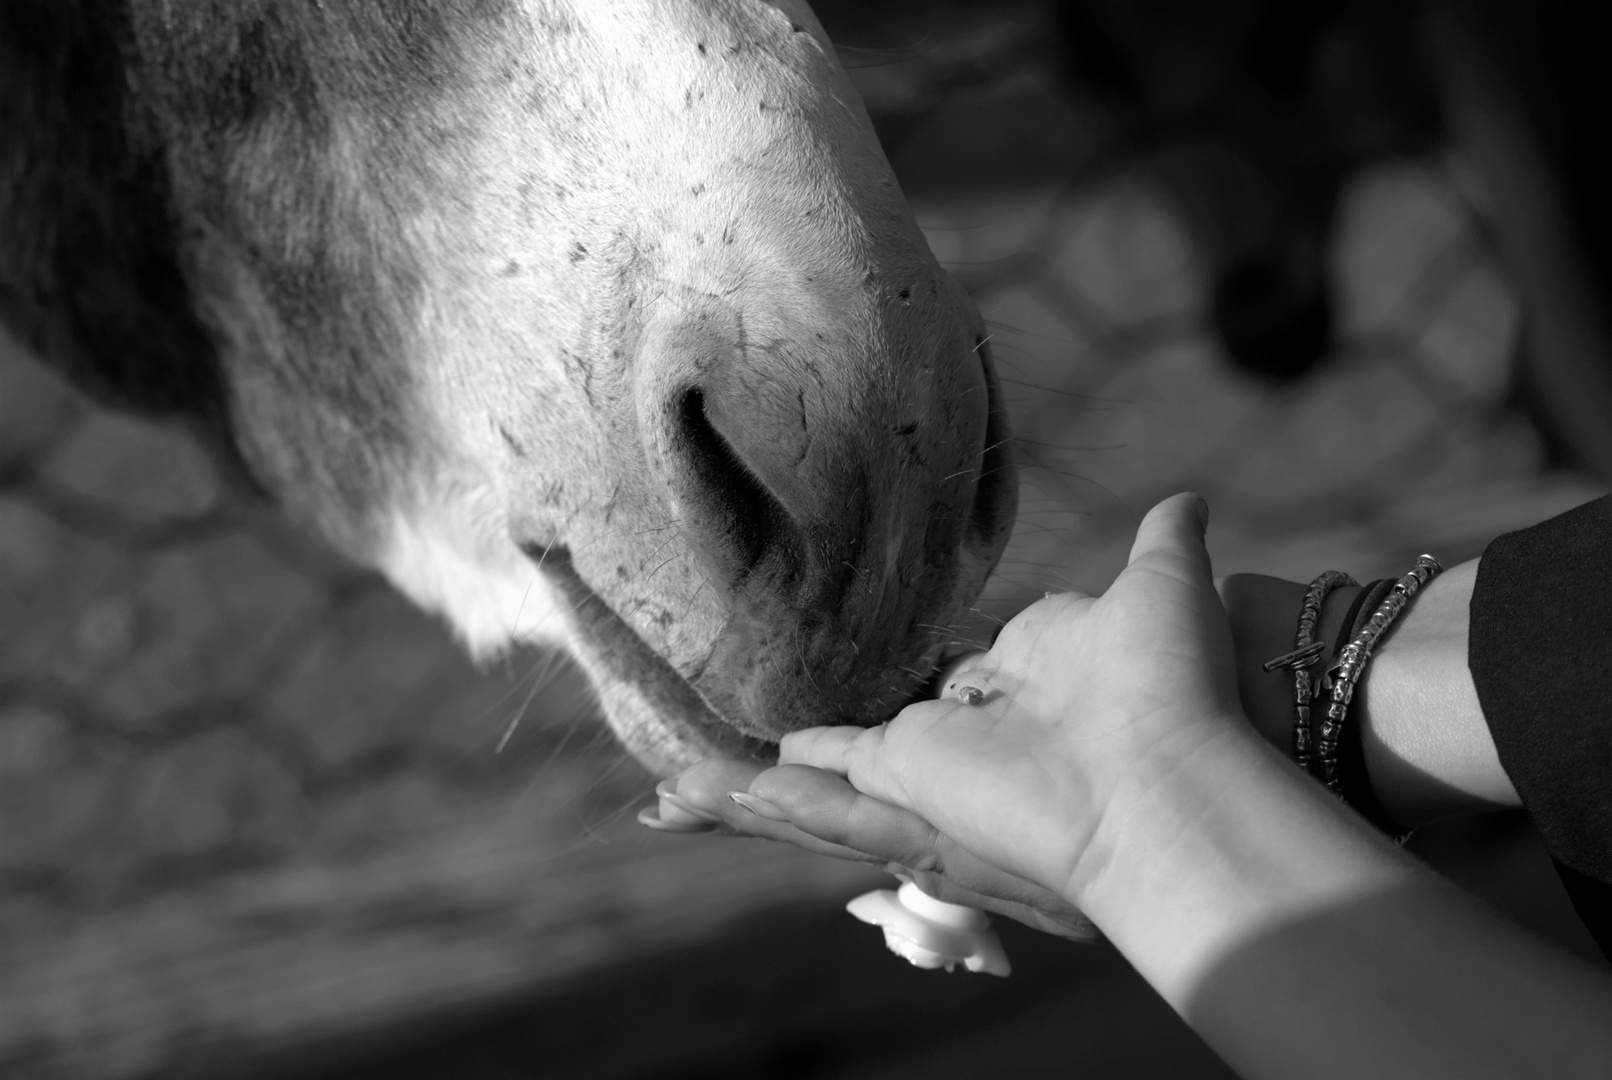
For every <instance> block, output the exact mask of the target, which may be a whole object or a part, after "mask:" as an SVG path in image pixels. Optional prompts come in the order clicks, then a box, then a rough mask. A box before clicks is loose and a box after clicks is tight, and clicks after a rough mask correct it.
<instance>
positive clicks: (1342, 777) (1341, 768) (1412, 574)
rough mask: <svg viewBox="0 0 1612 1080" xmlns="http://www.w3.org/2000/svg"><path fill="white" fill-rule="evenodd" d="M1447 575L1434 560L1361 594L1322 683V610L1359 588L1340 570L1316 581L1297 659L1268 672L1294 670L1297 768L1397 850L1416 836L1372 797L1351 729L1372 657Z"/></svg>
mask: <svg viewBox="0 0 1612 1080" xmlns="http://www.w3.org/2000/svg"><path fill="white" fill-rule="evenodd" d="M1442 569H1443V567H1441V566H1440V565H1439V562H1438V560H1437V559H1435V558H1433V556H1431V555H1421V556H1418V557H1417V559H1416V565H1415V566H1413V567H1411V569H1410V570H1409V571H1408V572H1406V573H1405V574H1404V575H1403V576H1401V577H1400V578H1398V579H1397V580H1394V579H1387V578H1384V579H1381V580H1378V581H1374V582H1372V583H1370V584H1369V585H1367V586H1365V587H1364V588H1362V589H1361V590H1360V593H1359V594H1358V595H1357V596H1356V597H1355V599H1354V602H1353V603H1352V604H1351V605H1350V607H1349V610H1348V613H1347V614H1346V615H1345V616H1344V620H1343V627H1342V631H1341V632H1340V634H1339V636H1338V641H1337V645H1336V646H1335V647H1334V650H1333V659H1332V662H1331V663H1330V664H1328V665H1327V667H1326V669H1325V671H1324V672H1323V673H1322V675H1321V677H1320V678H1319V679H1318V678H1316V677H1315V676H1314V675H1313V674H1312V673H1311V671H1310V668H1311V667H1313V666H1314V665H1315V664H1316V663H1317V662H1318V661H1319V660H1320V657H1321V654H1322V653H1323V652H1324V651H1325V648H1326V646H1325V645H1324V644H1323V643H1321V642H1318V641H1316V640H1315V628H1316V624H1317V623H1318V622H1319V621H1320V617H1321V605H1322V603H1324V602H1325V600H1326V598H1327V596H1328V594H1330V593H1331V592H1332V591H1333V590H1335V589H1339V588H1342V587H1344V586H1351V585H1354V584H1356V582H1355V580H1354V579H1353V578H1351V577H1350V576H1349V575H1348V574H1345V573H1343V572H1342V571H1339V570H1328V571H1326V572H1325V573H1322V574H1320V575H1318V576H1317V577H1316V578H1315V580H1313V581H1311V582H1310V586H1309V588H1308V589H1307V590H1306V591H1305V594H1304V605H1303V607H1302V608H1301V609H1300V610H1299V625H1298V630H1297V632H1296V633H1295V635H1294V648H1293V651H1292V652H1289V653H1285V654H1284V655H1282V656H1278V657H1276V658H1275V659H1274V660H1271V661H1269V662H1267V663H1266V664H1265V665H1264V666H1265V670H1266V671H1274V670H1276V669H1277V668H1280V667H1285V668H1291V669H1292V670H1293V758H1294V761H1295V762H1296V763H1297V764H1298V766H1299V767H1300V768H1302V769H1304V770H1306V771H1307V772H1309V773H1310V774H1311V775H1313V776H1314V777H1315V778H1316V779H1317V780H1319V781H1321V783H1322V784H1324V785H1325V786H1326V788H1327V790H1329V791H1331V792H1332V793H1334V794H1335V795H1338V796H1339V797H1340V798H1341V799H1342V800H1343V801H1344V802H1345V803H1347V804H1348V805H1349V806H1351V807H1352V808H1353V809H1355V810H1356V811H1357V812H1358V813H1360V814H1361V815H1362V816H1363V817H1365V818H1366V819H1367V820H1368V821H1370V822H1371V823H1372V824H1373V825H1374V826H1376V827H1377V828H1378V829H1381V830H1382V831H1383V832H1386V833H1388V834H1389V835H1390V836H1391V837H1392V838H1393V839H1394V840H1395V841H1396V842H1398V843H1403V842H1404V840H1405V838H1406V837H1408V836H1409V835H1410V830H1409V829H1405V828H1404V827H1402V826H1400V825H1399V824H1398V823H1397V822H1395V821H1394V820H1393V819H1392V818H1391V817H1390V816H1389V815H1388V813H1387V811H1386V810H1385V809H1384V808H1383V806H1382V803H1381V802H1380V801H1379V800H1378V799H1377V797H1376V795H1375V794H1374V793H1373V792H1372V790H1371V783H1370V779H1369V777H1368V776H1367V774H1366V768H1365V751H1364V748H1363V746H1362V744H1361V740H1360V733H1359V730H1358V727H1359V725H1356V726H1355V728H1354V729H1353V730H1351V729H1350V728H1349V727H1348V725H1347V724H1346V723H1345V721H1346V720H1347V719H1348V714H1349V704H1350V702H1351V701H1352V700H1353V699H1354V691H1355V687H1356V686H1357V685H1358V684H1359V682H1360V677H1361V675H1362V674H1363V673H1364V672H1365V670H1366V664H1367V663H1368V662H1369V661H1370V660H1371V654H1372V650H1373V649H1375V648H1376V647H1377V645H1378V644H1379V643H1380V642H1381V640H1382V637H1383V635H1384V634H1385V633H1387V631H1388V628H1389V627H1390V626H1391V625H1393V622H1394V620H1395V619H1397V618H1399V616H1400V615H1401V614H1402V613H1403V612H1404V610H1405V607H1406V606H1407V605H1408V604H1409V603H1410V602H1411V599H1412V598H1413V597H1414V596H1415V595H1416V593H1417V592H1418V591H1420V590H1421V588H1422V586H1423V585H1425V584H1427V582H1429V581H1431V580H1432V579H1433V578H1434V577H1436V576H1437V575H1438V574H1439V572H1440V571H1441V570H1442ZM1323 692H1324V693H1325V694H1326V696H1327V703H1326V707H1325V709H1324V710H1323V711H1322V714H1321V717H1320V720H1319V722H1316V721H1315V720H1314V719H1313V718H1312V706H1313V703H1314V702H1315V700H1316V699H1317V698H1318V697H1319V696H1320V695H1321V694H1322V693H1323ZM1346 732H1347V738H1346V737H1345V733H1346Z"/></svg>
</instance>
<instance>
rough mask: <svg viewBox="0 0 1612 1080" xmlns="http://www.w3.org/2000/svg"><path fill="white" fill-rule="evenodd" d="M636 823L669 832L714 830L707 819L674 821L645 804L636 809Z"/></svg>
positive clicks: (713, 826)
mask: <svg viewBox="0 0 1612 1080" xmlns="http://www.w3.org/2000/svg"><path fill="white" fill-rule="evenodd" d="M638 824H640V825H642V826H644V827H645V828H649V829H654V830H655V831H656V832H669V833H702V832H714V831H715V830H716V826H715V825H714V824H712V823H710V822H708V821H694V820H692V819H690V820H688V821H675V820H671V819H668V818H663V817H661V816H660V814H659V813H657V812H656V808H655V807H653V806H646V807H644V808H643V809H642V810H640V811H638Z"/></svg>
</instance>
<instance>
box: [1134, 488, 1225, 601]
mask: <svg viewBox="0 0 1612 1080" xmlns="http://www.w3.org/2000/svg"><path fill="white" fill-rule="evenodd" d="M1208 524H1209V504H1208V503H1206V502H1204V501H1203V500H1202V499H1200V498H1199V497H1198V496H1196V495H1194V494H1193V493H1192V492H1190V491H1188V492H1183V493H1181V494H1180V495H1172V496H1170V497H1169V498H1168V499H1165V500H1164V501H1163V502H1161V503H1159V504H1158V505H1157V506H1155V507H1154V508H1153V509H1151V510H1149V511H1148V512H1147V516H1146V517H1144V518H1143V519H1142V524H1141V525H1140V526H1138V527H1137V530H1136V542H1135V543H1133V544H1132V545H1131V557H1130V559H1129V560H1128V561H1127V563H1126V565H1127V566H1128V567H1132V566H1134V567H1146V568H1152V569H1158V570H1163V571H1166V572H1169V573H1173V574H1177V575H1180V576H1182V577H1184V578H1185V579H1186V580H1189V581H1191V580H1193V579H1195V578H1196V579H1203V580H1206V581H1207V580H1209V578H1210V567H1209V552H1208V551H1207V550H1206V549H1205V548H1204V546H1203V534H1204V529H1205V528H1206V527H1207V526H1208ZM1211 584H1212V583H1211Z"/></svg>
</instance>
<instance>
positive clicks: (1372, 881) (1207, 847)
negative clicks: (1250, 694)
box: [1066, 735, 1612, 1077]
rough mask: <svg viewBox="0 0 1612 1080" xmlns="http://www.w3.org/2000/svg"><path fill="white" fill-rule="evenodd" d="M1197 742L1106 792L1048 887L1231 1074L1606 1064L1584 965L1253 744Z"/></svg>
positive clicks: (1505, 1072) (1606, 1045)
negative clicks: (1089, 839)
mask: <svg viewBox="0 0 1612 1080" xmlns="http://www.w3.org/2000/svg"><path fill="white" fill-rule="evenodd" d="M1204 753H1205V754H1207V755H1208V758H1210V759H1211V760H1205V759H1202V758H1200V759H1198V760H1195V761H1192V762H1189V763H1183V766H1182V767H1181V768H1180V769H1179V770H1177V771H1176V772H1175V773H1174V774H1172V775H1171V776H1168V777H1162V776H1158V777H1155V778H1154V782H1153V783H1150V784H1138V785H1137V786H1136V787H1134V788H1132V789H1129V790H1128V791H1127V792H1126V793H1124V796H1123V798H1122V800H1121V801H1118V802H1116V804H1114V805H1113V806H1112V807H1111V808H1110V810H1109V812H1108V813H1107V814H1106V815H1105V817H1104V821H1103V825H1102V826H1101V828H1100V829H1099V832H1098V834H1097V837H1096V839H1095V840H1094V842H1093V845H1092V847H1091V849H1090V851H1089V853H1088V856H1087V858H1086V859H1084V860H1083V861H1082V864H1081V865H1080V866H1079V867H1078V868H1077V871H1076V876H1075V877H1074V878H1072V879H1071V881H1070V882H1069V883H1068V886H1067V888H1066V892H1067V895H1068V897H1069V899H1070V900H1071V901H1072V902H1074V903H1076V904H1078V905H1080V906H1081V907H1082V908H1083V909H1084V910H1085V911H1086V912H1087V913H1088V914H1089V915H1091V917H1092V918H1093V919H1094V921H1096V923H1097V924H1098V926H1099V927H1101V928H1102V929H1103V931H1104V932H1105V933H1106V934H1107V935H1108V936H1109V938H1110V939H1111V940H1112V941H1113V942H1114V943H1115V944H1116V945H1117V946H1118V947H1119V949H1120V951H1121V952H1123V953H1124V954H1125V955H1126V957H1127V958H1128V959H1129V960H1130V961H1131V963H1132V964H1133V965H1135V966H1136V968H1137V969H1138V970H1139V971H1140V972H1141V973H1142V974H1143V975H1144V976H1145V977H1146V978H1147V979H1148V981H1149V982H1150V983H1151V984H1152V985H1153V986H1154V988H1155V989H1157V990H1158V991H1159V993H1160V994H1161V995H1163V996H1164V997H1165V999H1166V1000H1168V1001H1169V1002H1170V1003H1171V1004H1172V1005H1173V1006H1174V1007H1175V1008H1176V1009H1177V1010H1178V1011H1179V1012H1181V1013H1182V1015H1183V1016H1185V1017H1186V1018H1187V1019H1188V1020H1189V1022H1191V1023H1192V1025H1193V1026H1194V1028H1196V1029H1197V1030H1198V1031H1199V1033H1200V1034H1201V1035H1202V1036H1203V1037H1204V1038H1205V1039H1206V1040H1207V1041H1208V1042H1209V1043H1210V1045H1212V1046H1213V1047H1214V1048H1215V1049H1216V1050H1217V1051H1218V1052H1219V1053H1220V1054H1221V1055H1222V1056H1223V1057H1225V1058H1226V1060H1227V1061H1228V1062H1229V1063H1230V1064H1231V1065H1232V1066H1233V1067H1234V1068H1236V1069H1237V1070H1238V1071H1239V1072H1240V1073H1241V1074H1242V1075H1245V1076H1249V1077H1260V1076H1270V1077H1292V1076H1340V1077H1356V1076H1418V1077H1424V1076H1446V1075H1447V1076H1460V1077H1482V1076H1542V1075H1549V1076H1576V1075H1586V1076H1588V1075H1596V1076H1605V1075H1612V1025H1609V1024H1608V1023H1607V1017H1608V1016H1612V991H1609V989H1608V986H1607V984H1606V981H1605V979H1604V978H1603V977H1602V976H1600V975H1599V974H1598V973H1596V972H1595V971H1593V970H1592V969H1590V968H1589V967H1587V966H1585V965H1583V964H1581V963H1580V962H1579V961H1578V960H1576V959H1574V958H1572V957H1570V956H1567V955H1566V954H1559V953H1557V952H1556V951H1555V950H1553V949H1552V948H1550V947H1549V946H1547V945H1545V944H1544V943H1542V942H1539V941H1536V940H1535V939H1533V938H1532V937H1531V936H1529V935H1528V934H1526V933H1525V932H1523V931H1521V930H1520V929H1518V928H1516V927H1514V926H1512V925H1511V924H1509V923H1507V922H1505V921H1504V920H1502V919H1500V918H1499V917H1498V916H1496V915H1494V914H1492V913H1490V912H1488V911H1487V910H1486V909H1484V908H1482V907H1481V906H1480V905H1479V904H1478V903H1477V902H1475V901H1473V900H1471V899H1470V898H1468V897H1466V896H1465V895H1464V894H1462V893H1460V892H1459V891H1458V890H1456V889H1455V888H1454V887H1452V886H1450V885H1448V884H1447V883H1445V882H1443V881H1442V880H1441V879H1439V878H1438V877H1436V876H1435V875H1433V874H1432V873H1430V872H1428V871H1426V870H1425V869H1423V868H1422V867H1420V866H1419V865H1418V864H1417V863H1416V862H1415V861H1414V860H1413V859H1411V858H1410V857H1409V856H1407V855H1405V854H1404V853H1403V852H1401V851H1399V850H1398V849H1397V848H1395V847H1393V846H1392V845H1391V844H1389V843H1387V842H1386V841H1384V840H1383V839H1382V838H1380V837H1378V836H1376V835H1375V834H1374V833H1372V832H1371V831H1370V829H1369V828H1367V827H1366V826H1364V825H1363V824H1362V823H1361V822H1360V821H1359V820H1358V819H1356V818H1355V817H1353V815H1351V814H1349V813H1348V812H1347V811H1346V810H1344V809H1343V808H1342V807H1341V806H1340V805H1339V804H1338V802H1337V800H1336V799H1334V798H1333V797H1332V796H1330V795H1328V794H1327V793H1326V792H1325V791H1324V790H1323V789H1321V788H1320V787H1319V786H1318V785H1316V784H1315V783H1314V782H1313V781H1310V780H1308V779H1307V778H1305V777H1303V776H1302V775H1300V774H1299V773H1297V772H1296V771H1295V770H1293V769H1292V768H1290V767H1288V766H1285V765H1284V764H1283V763H1282V762H1281V761H1280V760H1279V759H1278V757H1277V756H1276V755H1275V754H1274V753H1272V752H1271V750H1270V748H1269V747H1266V746H1264V745H1262V744H1259V743H1257V742H1256V741H1255V740H1253V739H1251V738H1248V737H1247V736H1246V735H1244V736H1240V737H1238V736H1231V737H1227V738H1225V739H1221V740H1219V741H1218V742H1217V743H1215V744H1213V745H1212V746H1211V748H1209V749H1208V750H1206V751H1204ZM1209 778H1214V779H1213V780H1210V779H1209Z"/></svg>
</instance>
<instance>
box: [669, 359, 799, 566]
mask: <svg viewBox="0 0 1612 1080" xmlns="http://www.w3.org/2000/svg"><path fill="white" fill-rule="evenodd" d="M677 413H678V430H679V434H680V436H681V441H682V444H683V450H684V452H685V453H686V454H687V455H688V458H689V460H690V463H691V464H692V466H693V469H694V475H695V483H696V488H695V490H694V491H692V492H690V495H691V498H692V501H693V503H694V507H695V509H696V511H697V512H698V513H699V514H700V515H701V516H702V517H703V518H704V519H705V520H704V522H703V524H704V525H705V527H704V528H702V529H700V530H699V531H700V533H701V534H702V535H705V536H707V537H710V538H712V539H714V541H715V546H716V548H717V551H716V552H714V554H717V555H718V556H719V558H720V561H721V562H723V563H724V564H727V565H728V566H730V567H731V569H732V571H733V572H734V574H735V576H736V577H741V578H742V577H743V576H744V575H745V574H747V573H748V572H749V571H750V570H751V569H752V568H754V566H755V565H756V563H758V562H760V561H761V558H762V556H763V555H764V554H765V553H766V552H767V550H768V549H769V548H770V547H772V546H773V545H774V543H775V542H776V541H777V540H778V539H779V537H780V535H781V534H782V533H783V531H784V530H785V529H786V528H787V526H788V522H789V515H788V513H787V512H786V511H785V510H784V507H783V505H782V504H781V503H779V501H778V499H777V498H775V497H774V496H773V494H772V492H770V491H768V490H767V488H766V486H765V485H764V484H762V482H761V481H760V480H759V479H758V478H757V477H756V475H755V473H754V472H753V471H752V470H751V469H750V467H749V466H748V465H746V464H745V462H744V459H743V458H741V457H740V456H739V452H738V451H737V450H736V449H735V448H734V446H733V444H732V443H731V442H730V441H729V440H728V439H727V438H726V437H724V436H723V434H722V432H721V431H719V430H718V429H717V427H716V425H715V424H713V423H712V422H711V418H710V416H709V415H707V413H706V407H705V391H703V390H702V389H700V388H699V387H697V386H692V387H689V388H688V389H687V390H685V391H684V392H683V395H682V397H681V398H680V399H679V401H678V404H677Z"/></svg>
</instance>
